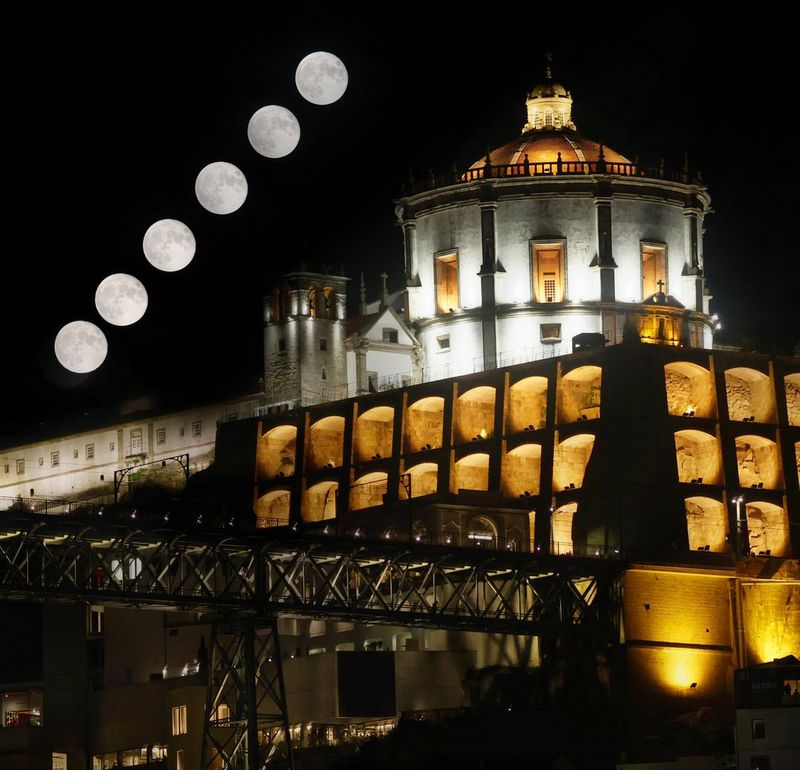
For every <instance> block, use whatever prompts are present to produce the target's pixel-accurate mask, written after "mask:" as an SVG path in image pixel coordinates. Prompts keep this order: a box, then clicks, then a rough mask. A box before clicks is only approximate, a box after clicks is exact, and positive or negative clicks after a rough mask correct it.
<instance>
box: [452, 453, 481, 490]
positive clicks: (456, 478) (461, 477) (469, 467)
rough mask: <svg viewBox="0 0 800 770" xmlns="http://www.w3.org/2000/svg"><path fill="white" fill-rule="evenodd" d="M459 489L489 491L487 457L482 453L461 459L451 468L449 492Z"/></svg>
mask: <svg viewBox="0 0 800 770" xmlns="http://www.w3.org/2000/svg"><path fill="white" fill-rule="evenodd" d="M461 489H475V490H480V491H483V492H485V491H487V490H488V489H489V455H488V454H484V453H483V452H476V453H475V454H471V455H467V456H466V457H462V458H461V459H460V460H459V461H458V462H457V463H456V464H455V466H454V468H453V475H452V477H451V489H450V491H451V492H458V491H459V490H461Z"/></svg>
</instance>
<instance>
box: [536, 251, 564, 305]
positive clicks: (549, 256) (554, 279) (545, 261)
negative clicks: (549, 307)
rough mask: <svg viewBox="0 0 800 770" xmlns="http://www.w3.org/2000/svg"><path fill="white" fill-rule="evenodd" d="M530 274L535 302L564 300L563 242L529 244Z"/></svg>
mask: <svg viewBox="0 0 800 770" xmlns="http://www.w3.org/2000/svg"><path fill="white" fill-rule="evenodd" d="M531 275H532V276H533V296H534V300H535V301H536V302H562V301H563V300H564V244H563V243H534V244H531Z"/></svg>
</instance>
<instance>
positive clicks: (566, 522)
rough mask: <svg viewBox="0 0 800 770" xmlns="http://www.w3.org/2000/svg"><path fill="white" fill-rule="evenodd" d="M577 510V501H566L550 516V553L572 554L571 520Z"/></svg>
mask: <svg viewBox="0 0 800 770" xmlns="http://www.w3.org/2000/svg"><path fill="white" fill-rule="evenodd" d="M577 512H578V504H577V503H567V504H566V505H562V506H561V507H560V508H556V510H554V511H553V515H552V516H551V517H550V553H554V554H561V555H572V552H573V542H572V521H573V518H574V516H575V514H576V513H577Z"/></svg>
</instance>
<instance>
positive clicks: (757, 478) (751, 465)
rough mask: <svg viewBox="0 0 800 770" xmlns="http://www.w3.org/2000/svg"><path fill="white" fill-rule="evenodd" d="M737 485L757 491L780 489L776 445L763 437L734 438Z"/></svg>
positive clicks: (781, 485)
mask: <svg viewBox="0 0 800 770" xmlns="http://www.w3.org/2000/svg"><path fill="white" fill-rule="evenodd" d="M736 464H737V465H738V468H739V485H740V486H742V487H758V488H759V489H780V488H782V487H783V480H782V479H781V460H780V453H779V451H778V445H777V444H776V443H775V442H774V441H770V440H769V439H768V438H764V437H763V436H737V437H736Z"/></svg>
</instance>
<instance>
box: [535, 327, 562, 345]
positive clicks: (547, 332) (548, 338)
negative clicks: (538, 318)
mask: <svg viewBox="0 0 800 770" xmlns="http://www.w3.org/2000/svg"><path fill="white" fill-rule="evenodd" d="M539 334H540V336H541V340H542V342H561V324H540V325H539Z"/></svg>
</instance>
